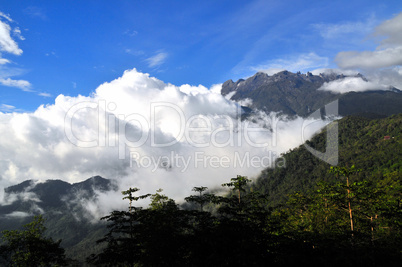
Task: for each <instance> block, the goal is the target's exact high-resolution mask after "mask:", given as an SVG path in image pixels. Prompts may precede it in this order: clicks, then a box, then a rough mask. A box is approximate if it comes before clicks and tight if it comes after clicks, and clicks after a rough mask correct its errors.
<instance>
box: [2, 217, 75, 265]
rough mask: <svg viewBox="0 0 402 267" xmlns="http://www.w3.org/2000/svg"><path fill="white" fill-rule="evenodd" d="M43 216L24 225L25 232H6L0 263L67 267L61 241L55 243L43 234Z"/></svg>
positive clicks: (67, 261)
mask: <svg viewBox="0 0 402 267" xmlns="http://www.w3.org/2000/svg"><path fill="white" fill-rule="evenodd" d="M45 230H46V228H45V226H44V225H43V218H42V216H40V215H39V216H36V217H35V218H34V220H33V221H32V222H31V223H28V224H27V225H24V229H23V230H12V231H9V230H5V231H3V232H2V239H3V241H4V242H5V245H2V246H0V256H1V259H0V263H1V264H2V265H9V266H18V267H25V266H27V267H28V266H66V265H67V264H69V263H72V261H70V260H67V259H66V257H65V255H64V249H63V248H61V247H60V242H61V240H59V241H57V242H54V241H53V239H52V238H46V237H45V236H44V235H43V233H44V232H45Z"/></svg>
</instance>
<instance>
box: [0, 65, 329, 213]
mask: <svg viewBox="0 0 402 267" xmlns="http://www.w3.org/2000/svg"><path fill="white" fill-rule="evenodd" d="M214 88H215V89H214V90H211V89H210V90H208V89H207V88H206V87H204V86H201V85H200V86H197V87H195V86H189V85H183V86H175V85H172V84H166V83H164V82H162V81H160V80H158V79H156V78H153V77H150V76H149V75H148V74H144V73H140V72H138V71H136V70H135V69H134V70H129V71H126V72H125V73H124V74H123V76H122V77H120V78H118V79H116V80H113V81H111V82H107V83H104V84H102V85H100V86H99V87H98V88H97V89H96V91H95V92H94V94H92V95H91V96H80V95H79V96H76V97H69V96H64V95H59V96H58V97H57V98H56V100H55V103H54V104H53V105H47V106H40V107H39V108H38V109H37V110H36V111H35V112H33V113H15V112H14V113H0V132H1V133H2V138H1V139H0V150H1V151H2V153H0V173H1V179H0V182H1V184H0V185H1V186H3V187H5V186H8V185H11V184H16V183H18V182H21V181H23V180H24V179H26V177H29V178H30V179H38V180H46V179H53V178H55V177H57V178H60V179H63V180H65V181H67V182H78V181H82V180H83V179H85V178H87V177H92V176H93V175H101V176H103V177H105V178H113V179H115V180H116V181H117V183H118V185H119V191H121V190H123V189H127V188H128V187H130V186H131V187H133V186H135V187H138V188H140V189H141V193H144V194H145V193H153V192H155V191H156V190H157V189H159V188H163V189H164V193H165V194H166V195H168V196H169V197H172V198H175V199H176V200H178V201H182V200H183V198H184V197H185V196H188V195H190V194H191V193H192V192H191V189H192V188H193V187H194V186H201V185H202V186H208V187H209V188H211V189H212V188H214V187H218V188H220V184H222V183H224V182H226V181H228V179H230V178H231V177H235V176H236V175H237V174H241V175H247V176H249V177H250V178H253V177H256V176H257V175H258V174H259V172H260V171H261V170H262V169H264V168H265V167H267V166H270V164H272V162H271V160H273V159H275V157H279V155H280V153H283V152H286V151H288V150H289V149H290V148H294V147H296V146H298V145H300V144H301V143H302V142H303V141H304V140H305V139H306V138H308V137H309V136H311V134H313V132H314V131H315V130H318V129H320V128H321V127H323V126H324V125H326V124H327V123H329V121H321V120H320V121H319V123H317V124H315V128H314V129H310V130H311V133H310V134H309V135H307V137H306V136H303V133H304V131H303V130H304V129H303V128H302V127H303V122H305V120H304V119H302V118H296V119H294V120H287V121H285V120H281V119H279V118H278V117H276V116H275V114H269V115H267V114H264V113H261V114H259V115H258V117H256V118H255V119H254V120H253V121H240V120H239V116H240V113H239V112H240V109H239V105H238V104H237V103H234V102H232V101H229V100H227V99H225V98H224V97H223V96H221V95H220V94H217V93H215V92H213V91H218V89H219V85H216V86H215V87H214ZM264 127H266V128H264ZM270 127H272V130H273V132H272V131H271V130H270ZM250 129H251V130H250ZM169 143H170V144H169ZM155 144H159V145H160V146H157V145H155ZM130 155H131V158H130ZM164 164H166V165H164ZM0 191H1V190H0ZM88 205H89V204H88ZM125 206H126V203H124V201H122V200H121V196H120V193H119V192H117V193H112V192H108V193H99V195H98V198H97V200H94V201H93V203H91V205H89V207H91V208H90V211H91V213H92V214H93V215H104V214H105V213H107V212H108V211H110V210H111V209H119V208H124V207H125Z"/></svg>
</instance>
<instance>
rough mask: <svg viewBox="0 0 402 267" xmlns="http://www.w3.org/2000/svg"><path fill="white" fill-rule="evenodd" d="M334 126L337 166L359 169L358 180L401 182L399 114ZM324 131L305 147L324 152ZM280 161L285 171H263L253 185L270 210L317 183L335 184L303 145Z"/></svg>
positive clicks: (324, 165)
mask: <svg viewBox="0 0 402 267" xmlns="http://www.w3.org/2000/svg"><path fill="white" fill-rule="evenodd" d="M336 123H337V125H338V131H339V136H338V137H337V139H336V141H337V142H339V164H338V166H349V167H351V166H352V165H355V166H356V168H359V169H361V172H360V173H359V174H358V179H365V180H371V181H378V180H380V179H383V178H384V177H386V176H387V175H391V176H394V177H395V178H396V179H399V180H402V160H401V159H402V114H398V115H393V116H390V117H388V118H384V119H368V118H364V117H361V116H349V117H345V118H343V119H341V120H339V121H337V122H336ZM328 127H332V126H331V125H329V126H328ZM328 127H327V128H326V129H328ZM326 129H324V130H323V131H322V132H321V133H319V134H318V135H316V136H314V137H313V138H312V139H311V140H309V141H307V142H306V145H308V146H310V147H313V148H314V149H316V150H318V151H322V152H325V145H326V142H327V141H326V133H327V132H326ZM282 157H283V159H284V161H285V163H286V167H285V168H275V169H265V170H264V171H263V172H262V173H261V175H260V176H259V177H258V179H257V180H256V183H255V184H254V185H253V190H255V191H259V192H263V193H265V194H267V195H269V198H270V200H271V204H272V205H273V206H276V205H278V204H283V203H284V201H285V200H286V197H287V195H288V194H291V193H293V192H296V191H301V192H303V193H306V192H308V191H309V190H311V189H312V188H314V186H315V185H316V183H317V182H322V181H327V182H328V181H334V180H335V177H334V175H332V174H329V173H328V170H329V169H330V165H329V164H328V163H326V162H324V161H322V160H320V159H318V158H316V157H315V156H313V154H311V153H310V152H309V151H308V150H307V149H306V147H305V144H303V145H301V146H299V147H297V148H295V149H292V150H290V151H289V152H287V153H285V154H283V155H282Z"/></svg>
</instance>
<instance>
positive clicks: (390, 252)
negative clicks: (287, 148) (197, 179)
mask: <svg viewBox="0 0 402 267" xmlns="http://www.w3.org/2000/svg"><path fill="white" fill-rule="evenodd" d="M358 172H359V170H358V169H356V168H355V167H354V166H352V167H350V168H347V167H333V168H331V169H330V173H332V174H330V175H332V176H333V177H335V181H337V182H336V183H335V184H328V183H320V184H318V185H317V187H316V188H314V190H312V191H311V192H309V193H308V194H303V193H301V192H295V193H292V194H290V195H288V199H287V201H286V203H285V204H284V205H281V206H277V207H275V208H269V205H268V202H269V200H268V198H267V196H266V195H264V194H261V193H258V192H255V191H253V192H250V191H248V192H247V190H246V188H247V184H248V183H250V182H251V180H249V179H247V178H246V177H243V176H237V177H236V178H232V179H231V182H229V183H226V184H223V185H222V186H224V187H229V188H231V189H232V191H233V194H231V195H228V196H216V195H214V194H207V193H204V191H206V190H207V188H206V187H195V188H194V191H196V192H197V193H199V194H196V195H192V196H189V197H188V198H186V201H189V202H194V203H197V205H198V208H197V209H192V210H191V209H190V210H189V209H180V208H179V207H178V205H176V204H175V202H174V200H172V199H169V198H168V197H167V196H165V195H162V194H161V190H159V191H158V192H157V193H155V194H153V195H149V194H147V195H140V196H134V195H133V194H134V193H136V192H137V191H138V190H139V189H137V188H130V189H129V190H127V191H125V192H123V194H124V195H126V197H124V198H125V199H128V200H129V202H130V206H129V208H128V210H127V211H113V212H112V213H111V214H110V215H108V216H105V217H103V218H102V220H106V221H108V222H109V225H108V227H109V232H108V233H107V234H106V235H105V236H104V238H102V239H100V240H99V241H98V243H106V244H107V246H106V248H105V249H104V250H103V251H102V252H101V253H99V254H97V255H92V256H91V257H90V258H88V262H89V263H93V264H95V265H97V266H99V265H100V266H293V265H303V264H308V265H309V266H399V264H400V262H401V260H402V251H401V250H402V206H401V203H400V202H401V194H402V185H401V183H400V180H399V179H397V177H396V175H394V173H391V174H389V175H385V177H384V179H381V180H380V181H379V182H377V183H370V182H368V181H366V180H363V181H359V182H353V183H352V182H350V183H349V181H350V180H351V179H352V178H353V177H354V176H355V175H356V174H357V173H358ZM148 197H150V198H151V203H150V205H149V207H148V208H145V209H144V208H141V207H135V206H133V201H136V200H138V199H143V198H148ZM205 204H209V205H213V206H214V207H215V210H214V212H208V211H205V210H204V209H203V206H204V205H205Z"/></svg>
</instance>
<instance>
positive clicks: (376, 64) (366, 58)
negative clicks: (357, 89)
mask: <svg viewBox="0 0 402 267" xmlns="http://www.w3.org/2000/svg"><path fill="white" fill-rule="evenodd" d="M401 32H402V13H400V14H398V15H397V16H395V17H394V18H392V19H390V20H387V21H385V22H383V23H382V24H380V25H379V26H378V27H376V28H375V30H374V33H373V35H374V36H382V37H384V38H385V39H383V40H382V41H381V44H380V45H379V46H378V47H377V49H376V50H375V51H342V52H339V53H338V54H337V56H336V58H335V61H336V63H337V64H338V66H339V67H341V68H361V69H376V68H384V67H392V66H396V65H401V64H402V37H401Z"/></svg>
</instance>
